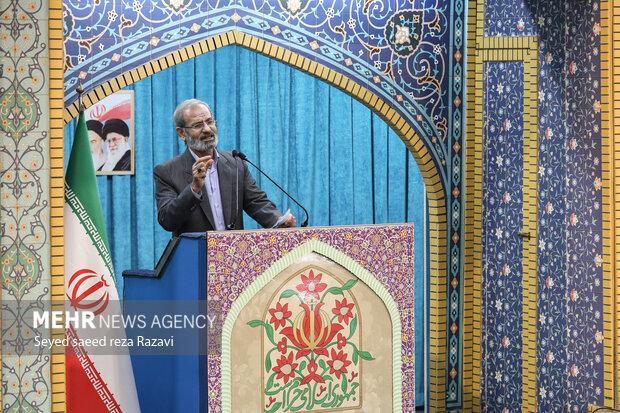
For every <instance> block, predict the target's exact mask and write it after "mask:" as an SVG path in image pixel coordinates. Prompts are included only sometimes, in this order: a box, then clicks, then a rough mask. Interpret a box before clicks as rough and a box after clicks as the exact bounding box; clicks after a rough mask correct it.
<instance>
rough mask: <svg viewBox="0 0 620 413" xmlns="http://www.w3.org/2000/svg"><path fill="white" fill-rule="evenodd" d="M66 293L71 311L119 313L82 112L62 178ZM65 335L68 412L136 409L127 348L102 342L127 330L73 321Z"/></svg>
mask: <svg viewBox="0 0 620 413" xmlns="http://www.w3.org/2000/svg"><path fill="white" fill-rule="evenodd" d="M65 294H66V298H67V304H66V311H67V312H73V313H74V315H75V314H77V315H81V314H80V313H82V314H84V313H86V312H89V313H91V314H94V315H95V316H96V317H99V318H106V317H107V318H111V316H112V315H114V314H116V315H120V314H121V309H120V303H119V299H118V292H117V290H116V283H115V280H114V269H113V268H112V261H111V259H110V248H109V244H108V237H107V235H106V232H105V226H104V222H103V211H102V209H101V202H100V200H99V190H98V188H97V180H96V178H95V169H94V167H93V160H92V157H91V153H90V143H89V140H88V131H87V129H86V121H85V120H84V113H83V112H82V113H80V117H79V119H78V124H77V128H76V131H75V139H74V142H73V147H72V148H71V155H70V157H69V164H68V166H67V173H66V176H65ZM72 320H75V319H74V318H72ZM95 321H96V320H95ZM94 325H95V327H98V325H97V323H96V322H95V323H94ZM119 330H120V331H119ZM66 336H67V339H68V346H67V347H66V351H65V353H66V383H67V398H66V401H67V412H68V413H84V412H89V413H99V412H105V413H107V412H124V413H136V412H140V407H139V404H138V396H137V393H136V385H135V381H134V377H133V371H132V368H131V360H130V357H129V352H128V349H127V348H126V347H112V346H110V345H109V342H106V343H103V342H102V341H101V340H102V339H104V340H107V341H109V340H110V338H111V336H114V337H124V336H125V331H124V330H123V329H118V328H116V329H114V331H111V330H110V329H101V328H92V327H89V326H86V325H84V324H80V323H79V321H78V322H76V321H72V322H71V325H69V326H68V327H67V329H66ZM96 340H98V341H97V342H98V343H101V344H106V345H105V346H103V347H101V346H96V347H95V346H92V345H91V344H89V343H93V342H95V341H96Z"/></svg>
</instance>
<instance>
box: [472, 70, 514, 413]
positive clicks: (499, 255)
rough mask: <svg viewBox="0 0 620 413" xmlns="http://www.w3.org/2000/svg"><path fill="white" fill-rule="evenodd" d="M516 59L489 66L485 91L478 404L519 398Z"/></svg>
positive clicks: (507, 406) (491, 407)
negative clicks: (479, 393)
mask: <svg viewBox="0 0 620 413" xmlns="http://www.w3.org/2000/svg"><path fill="white" fill-rule="evenodd" d="M523 67H524V66H523V62H488V63H486V65H485V86H484V90H485V93H484V118H485V127H484V183H483V203H484V205H483V224H482V237H483V251H484V252H483V258H482V259H483V286H482V287H483V288H482V291H483V298H482V306H483V307H482V327H483V328H482V331H483V335H482V360H483V362H482V363H483V364H482V388H481V392H482V405H483V406H484V409H483V411H485V412H502V411H517V410H520V408H521V393H522V379H521V368H522V357H521V352H522V318H523V284H522V277H523V275H522V274H523V272H522V264H521V261H522V256H523V255H522V254H523V251H522V243H521V238H520V237H519V236H518V235H517V234H518V232H519V231H520V230H521V228H522V226H523V214H522V209H523Z"/></svg>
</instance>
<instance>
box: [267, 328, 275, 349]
mask: <svg viewBox="0 0 620 413" xmlns="http://www.w3.org/2000/svg"><path fill="white" fill-rule="evenodd" d="M265 332H266V333H267V337H269V341H271V344H273V345H274V346H275V345H276V342H275V341H273V327H271V326H270V325H269V324H265Z"/></svg>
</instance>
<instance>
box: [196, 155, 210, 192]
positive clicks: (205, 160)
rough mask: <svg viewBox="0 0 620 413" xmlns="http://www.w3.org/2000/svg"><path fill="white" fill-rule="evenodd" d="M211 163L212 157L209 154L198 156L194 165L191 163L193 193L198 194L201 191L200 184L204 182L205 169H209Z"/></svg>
mask: <svg viewBox="0 0 620 413" xmlns="http://www.w3.org/2000/svg"><path fill="white" fill-rule="evenodd" d="M211 165H213V157H211V156H208V155H207V156H203V157H202V158H198V160H197V161H196V162H194V165H192V175H193V176H194V178H193V179H192V191H194V193H195V194H198V195H200V192H201V191H202V186H203V185H204V183H205V176H207V169H209V168H210V167H211Z"/></svg>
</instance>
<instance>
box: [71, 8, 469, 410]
mask: <svg viewBox="0 0 620 413" xmlns="http://www.w3.org/2000/svg"><path fill="white" fill-rule="evenodd" d="M464 12H465V7H464V1H463V0H452V1H450V2H440V1H431V2H424V3H421V4H418V3H413V4H412V2H410V1H408V0H396V1H390V0H372V1H364V2H352V3H349V2H335V3H331V2H323V1H318V2H315V1H310V0H299V1H284V0H279V1H269V2H254V1H245V0H243V1H233V0H225V1H214V0H197V1H190V0H178V1H167V0H164V1H162V2H149V1H139V0H135V1H133V2H132V1H126V2H99V1H94V2H89V1H87V2H84V1H78V0H69V1H67V2H65V10H64V15H63V17H64V29H65V45H64V46H65V55H66V60H65V71H66V72H65V94H66V99H65V107H70V106H71V105H72V104H73V103H74V102H75V100H76V92H75V88H76V86H77V82H78V80H82V81H83V82H84V84H85V86H86V90H87V91H90V90H91V89H93V88H95V87H97V86H99V85H101V84H104V83H105V82H107V81H109V80H112V79H115V78H117V77H118V76H119V75H121V74H122V73H128V72H129V71H131V70H132V69H136V68H138V67H141V66H142V65H144V64H145V63H147V62H149V61H154V60H156V59H159V58H162V57H164V56H167V55H169V54H170V53H172V52H174V51H177V50H180V49H182V48H184V47H186V46H189V45H192V44H195V43H197V42H199V41H201V40H204V39H206V38H209V37H213V36H217V35H219V34H222V33H226V32H229V31H230V30H231V29H234V30H237V31H239V32H241V33H244V34H250V35H252V36H254V37H257V38H259V39H263V40H265V41H266V42H269V43H271V44H275V45H277V46H280V47H282V48H284V49H286V50H289V51H291V52H294V53H296V54H298V55H300V56H302V57H304V58H307V59H309V60H311V61H314V62H316V63H318V64H320V65H322V66H324V67H326V68H328V69H330V70H333V71H334V72H336V73H340V74H342V75H343V76H346V77H347V78H349V79H354V80H355V82H356V83H358V84H359V85H360V86H362V87H364V88H366V89H367V90H369V91H370V92H372V93H373V94H374V95H376V96H378V97H379V98H380V99H382V100H383V101H384V102H386V103H388V104H389V105H390V108H391V109H393V111H394V112H395V113H396V114H398V115H399V116H400V117H401V118H402V120H403V122H405V123H406V124H407V125H409V126H410V127H411V128H412V129H413V130H414V131H415V132H416V134H417V135H418V136H419V137H420V139H421V140H422V141H423V143H424V148H425V152H427V153H428V154H430V156H431V159H432V162H433V163H434V164H435V165H436V166H435V167H436V168H437V170H438V171H439V173H440V176H439V179H440V182H441V184H442V186H443V188H444V193H445V195H444V196H446V198H447V205H446V213H447V215H448V216H449V219H448V220H447V228H445V230H447V233H448V234H449V237H446V238H445V239H444V240H443V242H445V243H447V244H448V245H447V247H448V252H449V255H448V256H445V255H444V258H442V261H443V262H445V263H446V264H447V268H446V269H445V271H446V272H445V277H446V278H445V281H444V282H445V286H446V288H448V291H447V292H446V294H447V296H448V297H449V306H450V308H451V310H450V311H449V312H448V317H449V323H448V326H449V328H447V329H446V332H445V333H446V335H447V337H446V338H445V344H444V345H447V346H448V348H449V350H447V351H446V354H449V357H447V366H446V368H447V371H446V373H445V374H446V379H447V381H448V384H447V393H448V399H447V400H448V402H449V403H456V404H457V405H458V404H459V403H460V389H461V386H460V384H459V383H460V380H461V373H460V365H461V363H460V360H461V354H460V348H461V346H460V340H461V332H460V324H461V314H460V308H461V297H460V294H461V292H460V289H461V285H460V279H461V274H460V268H461V244H460V236H461V235H460V234H461V228H462V208H461V200H462V197H460V196H459V195H460V191H461V184H462V182H461V180H462V169H463V165H462V164H463V162H462V159H461V156H462V147H463V145H462V137H463V121H464V118H463V105H462V102H463V89H464V88H463V86H464V75H465V73H464V66H463V63H464V34H465V32H464ZM438 399H439V400H443V397H441V396H438Z"/></svg>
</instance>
